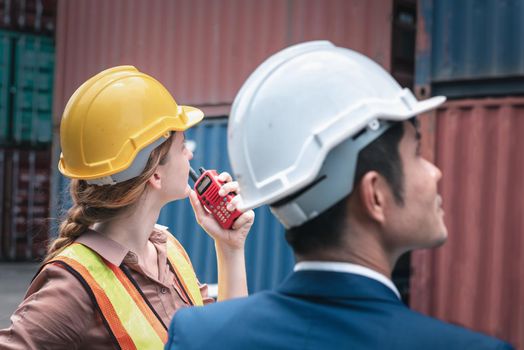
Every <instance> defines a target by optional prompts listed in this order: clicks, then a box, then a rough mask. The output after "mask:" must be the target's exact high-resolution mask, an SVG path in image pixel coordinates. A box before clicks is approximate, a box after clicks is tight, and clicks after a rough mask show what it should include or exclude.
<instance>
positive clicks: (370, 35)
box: [54, 0, 392, 124]
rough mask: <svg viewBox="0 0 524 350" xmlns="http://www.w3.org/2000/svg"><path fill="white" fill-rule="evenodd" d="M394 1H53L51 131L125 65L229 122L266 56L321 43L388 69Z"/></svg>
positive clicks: (179, 100)
mask: <svg viewBox="0 0 524 350" xmlns="http://www.w3.org/2000/svg"><path fill="white" fill-rule="evenodd" d="M391 11H392V0H385V1H382V0H371V1H366V0H348V1H346V0H332V1H323V0H307V1H302V0H288V1H281V0H268V1H256V0H217V1H207V0H177V1H170V0H149V1H143V0H112V1H105V0H76V1H65V0H61V1H59V3H58V23H57V36H56V37H57V60H56V76H55V81H56V86H55V100H54V111H55V112H54V114H55V123H56V124H58V122H59V120H60V118H61V114H62V111H63V109H64V107H65V104H66V102H67V100H68V98H69V97H70V96H71V94H72V93H73V92H74V90H75V89H76V88H77V87H78V86H79V85H80V84H81V83H82V82H84V81H85V80H86V79H88V78H89V77H90V76H92V75H94V74H96V73H97V72H99V71H101V70H103V69H105V68H108V67H111V66H115V65H122V64H131V65H135V66H136V67H138V68H139V69H140V70H142V71H144V72H146V73H148V74H150V75H152V76H154V77H156V78H158V79H159V80H160V81H161V82H162V83H164V84H165V85H166V87H167V88H168V90H169V91H170V92H171V93H172V94H173V95H174V96H175V98H176V100H177V102H179V103H183V104H192V105H196V106H199V107H201V108H203V109H204V111H205V112H206V114H208V115H227V114H229V109H230V106H231V103H232V102H233V99H234V97H235V95H236V93H237V91H238V90H239V89H240V86H241V84H242V83H243V82H244V81H245V79H247V77H248V76H249V74H250V73H251V72H252V71H253V70H254V69H255V68H256V67H257V66H258V65H259V64H260V63H261V62H262V61H263V60H264V59H265V58H267V57H268V56H269V55H271V54H273V53H275V52H277V51H279V50H280V49H282V48H284V47H286V46H289V45H291V44H295V43H297V42H301V41H306V40H314V39H326V40H331V41H333V42H334V43H335V44H337V45H340V46H344V47H350V48H353V49H355V50H358V51H360V52H362V53H364V54H366V55H368V56H370V57H372V58H373V59H375V60H376V61H377V62H378V63H380V64H381V65H383V66H384V67H386V68H387V69H389V68H390V61H391Z"/></svg>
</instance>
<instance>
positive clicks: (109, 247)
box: [75, 225, 167, 266]
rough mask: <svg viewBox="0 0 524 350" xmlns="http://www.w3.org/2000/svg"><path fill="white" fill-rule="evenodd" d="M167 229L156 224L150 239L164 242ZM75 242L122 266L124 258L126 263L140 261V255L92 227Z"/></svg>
mask: <svg viewBox="0 0 524 350" xmlns="http://www.w3.org/2000/svg"><path fill="white" fill-rule="evenodd" d="M165 229H167V227H165V226H160V225H155V228H154V229H153V231H152V232H151V235H150V236H149V240H150V241H152V242H153V243H157V244H164V243H165V242H166V240H167V236H166V232H165ZM75 242H77V243H81V244H83V245H85V246H86V247H88V248H90V249H91V250H93V251H95V252H96V253H97V254H98V255H100V256H101V257H102V258H104V259H105V260H106V261H109V262H110V263H111V264H113V265H116V266H120V265H121V264H122V262H123V261H124V259H126V263H128V262H129V263H137V262H138V257H137V256H136V254H135V253H134V252H132V251H130V250H129V249H127V248H126V247H124V246H123V245H121V244H120V243H118V242H116V241H113V240H112V239H110V238H108V237H106V236H104V235H103V234H101V233H99V232H97V231H95V230H91V229H90V230H88V231H86V232H84V233H83V234H82V235H80V237H78V238H77V239H76V240H75Z"/></svg>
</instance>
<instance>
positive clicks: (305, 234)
mask: <svg viewBox="0 0 524 350" xmlns="http://www.w3.org/2000/svg"><path fill="white" fill-rule="evenodd" d="M403 135H404V126H403V124H402V122H398V123H395V124H394V125H393V126H391V127H390V128H389V129H388V130H387V131H386V132H384V134H382V135H381V136H380V137H379V138H377V139H376V140H374V141H373V142H371V143H370V144H369V145H367V146H366V147H365V148H363V149H362V150H361V151H360V152H359V155H358V158H357V166H356V172H355V180H354V186H353V189H356V188H357V186H358V184H359V183H360V180H361V179H362V177H363V176H364V175H365V174H366V173H367V172H369V171H376V172H378V173H379V174H380V175H382V176H383V177H384V179H385V180H386V181H387V183H388V184H389V186H390V188H391V190H392V192H393V195H394V196H395V200H396V201H397V203H399V204H403V183H404V176H403V173H402V162H401V159H400V152H399V144H400V140H401V139H402V136H403ZM346 205H347V197H346V198H344V199H342V200H341V201H340V202H338V203H336V204H335V205H333V206H332V207H331V208H329V209H328V210H327V211H325V212H323V213H322V214H320V215H319V216H317V217H316V218H314V219H312V220H310V221H308V222H306V223H304V224H302V225H301V226H298V227H293V228H291V229H289V230H287V232H286V240H287V241H288V243H289V244H290V245H291V247H292V248H293V250H294V251H295V253H296V254H299V255H305V254H310V253H312V252H315V251H319V250H323V249H326V248H332V247H336V246H337V245H339V243H340V240H341V230H342V228H343V227H344V225H343V220H344V219H345V216H346Z"/></svg>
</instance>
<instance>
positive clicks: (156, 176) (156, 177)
mask: <svg viewBox="0 0 524 350" xmlns="http://www.w3.org/2000/svg"><path fill="white" fill-rule="evenodd" d="M147 182H149V185H150V186H151V187H153V188H154V189H157V190H160V189H161V188H162V176H161V174H160V173H159V172H158V171H155V172H154V173H153V175H151V176H150V177H149V179H148V180H147Z"/></svg>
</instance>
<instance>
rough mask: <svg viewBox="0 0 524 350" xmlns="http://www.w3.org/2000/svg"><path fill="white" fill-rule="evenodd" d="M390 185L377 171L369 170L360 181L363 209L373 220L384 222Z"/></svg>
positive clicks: (359, 189) (359, 190)
mask: <svg viewBox="0 0 524 350" xmlns="http://www.w3.org/2000/svg"><path fill="white" fill-rule="evenodd" d="M386 191H389V187H388V185H387V183H386V182H385V181H384V178H383V177H382V176H380V174H379V173H377V172H376V171H369V172H367V173H366V174H365V175H364V176H363V177H362V179H361V180H360V182H359V183H358V193H359V199H360V202H361V205H362V211H363V213H364V214H365V215H367V216H368V217H369V218H370V219H371V220H373V221H377V222H379V223H384V221H385V218H386V213H385V212H386V207H385V206H386V199H387V196H388V193H387V192H386Z"/></svg>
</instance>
